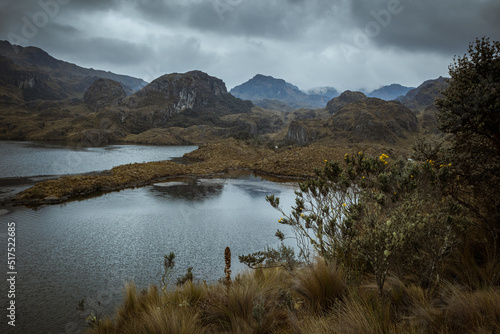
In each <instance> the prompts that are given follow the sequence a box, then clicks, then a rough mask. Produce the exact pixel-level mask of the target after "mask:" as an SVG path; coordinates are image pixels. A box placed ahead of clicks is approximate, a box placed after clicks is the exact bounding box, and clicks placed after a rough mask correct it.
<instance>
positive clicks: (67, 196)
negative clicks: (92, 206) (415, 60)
mask: <svg viewBox="0 0 500 334" xmlns="http://www.w3.org/2000/svg"><path fill="white" fill-rule="evenodd" d="M358 149H362V148H361V147H359V146H358V147H357V148H356V149H354V147H345V146H338V147H328V146H320V145H313V146H308V147H288V148H283V149H281V150H272V149H269V148H257V147H254V146H250V145H247V144H244V143H241V142H238V141H236V140H234V139H227V140H223V141H220V142H218V143H211V144H207V145H204V146H200V147H199V148H198V149H196V150H194V151H192V152H189V153H187V154H185V155H184V156H183V157H180V158H176V159H174V160H165V161H155V162H145V163H133V164H126V165H120V166H117V167H114V168H112V169H110V170H105V171H101V172H91V173H85V174H76V175H63V176H55V177H54V178H51V179H48V180H43V181H41V182H37V183H35V184H34V185H32V186H31V187H29V188H28V189H25V190H22V191H21V192H19V193H17V194H15V195H14V196H11V197H5V198H0V207H6V206H18V205H24V206H28V207H38V206H41V205H50V204H62V203H66V202H70V201H74V200H81V199H87V198H91V197H95V196H100V195H102V194H105V193H109V192H113V191H120V190H123V189H129V188H137V187H144V186H148V185H152V184H154V183H159V182H168V181H175V180H178V179H183V178H184V179H186V178H189V179H192V178H195V179H197V178H224V177H227V176H229V175H230V174H231V173H245V174H253V175H255V176H258V177H262V178H268V179H272V181H274V182H287V181H293V182H297V181H301V180H305V179H307V178H308V177H313V176H314V175H315V173H314V171H315V169H319V168H322V167H323V166H324V164H325V161H342V159H343V156H344V154H345V153H350V152H354V151H355V152H357V150H358ZM382 151H384V152H387V150H383V149H382V148H381V147H375V148H374V147H365V150H364V152H366V153H368V154H379V152H382ZM19 179H30V178H19ZM32 179H36V177H33V178H32ZM0 182H1V181H0ZM13 182H14V181H13Z"/></svg>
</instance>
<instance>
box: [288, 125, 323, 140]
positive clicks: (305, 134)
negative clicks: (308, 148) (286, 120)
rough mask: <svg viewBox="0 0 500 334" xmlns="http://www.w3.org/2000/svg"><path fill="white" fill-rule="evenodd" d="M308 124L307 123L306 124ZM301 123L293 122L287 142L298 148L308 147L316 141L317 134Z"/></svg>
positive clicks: (289, 128) (311, 128)
mask: <svg viewBox="0 0 500 334" xmlns="http://www.w3.org/2000/svg"><path fill="white" fill-rule="evenodd" d="M306 124H307V123H306ZM306 124H304V123H303V122H301V121H293V122H292V123H290V126H289V127H288V131H287V133H286V140H287V141H288V142H293V143H295V144H296V145H298V146H305V145H308V144H310V143H312V142H314V141H315V140H316V137H317V133H316V131H314V129H313V127H308V126H307V125H306Z"/></svg>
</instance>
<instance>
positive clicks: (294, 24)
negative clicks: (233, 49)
mask: <svg viewBox="0 0 500 334" xmlns="http://www.w3.org/2000/svg"><path fill="white" fill-rule="evenodd" d="M341 3H342V1H337V0H334V1H317V0H311V1H301V0H296V1H283V0H281V1H280V0H268V1H263V0H252V1H250V0H214V1H196V0H190V1H182V2H180V1H169V2H154V1H146V2H141V1H137V2H136V4H135V6H136V8H137V10H138V11H139V13H141V15H143V16H144V17H145V18H146V19H148V20H152V21H154V22H156V23H159V24H163V25H167V26H168V25H171V26H176V25H186V26H189V27H191V28H193V29H198V30H200V31H208V32H215V33H219V34H222V35H237V36H246V37H264V38H274V39H287V40H290V39H294V38H297V37H298V36H300V35H301V34H302V33H303V32H305V31H307V30H309V29H310V28H311V27H314V25H316V24H320V22H321V23H328V25H330V24H331V23H335V17H334V16H332V14H333V10H334V9H335V8H336V7H337V6H338V4H341Z"/></svg>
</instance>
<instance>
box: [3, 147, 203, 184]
mask: <svg viewBox="0 0 500 334" xmlns="http://www.w3.org/2000/svg"><path fill="white" fill-rule="evenodd" d="M196 148H197V147H196V146H148V145H108V146H103V147H79V146H67V145H63V144H55V143H46V142H16V141H0V157H1V159H0V177H2V178H4V177H21V176H36V175H61V174H80V173H88V172H94V171H102V170H106V169H111V168H113V167H115V166H119V165H124V164H129V163H134V162H149V161H159V160H169V159H170V158H173V157H181V156H182V155H184V154H185V153H188V152H191V151H193V150H195V149H196Z"/></svg>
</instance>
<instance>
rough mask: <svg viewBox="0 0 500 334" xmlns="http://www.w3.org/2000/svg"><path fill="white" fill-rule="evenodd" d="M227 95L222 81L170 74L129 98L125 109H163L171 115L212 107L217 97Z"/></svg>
mask: <svg viewBox="0 0 500 334" xmlns="http://www.w3.org/2000/svg"><path fill="white" fill-rule="evenodd" d="M227 94H228V93H227V89H226V85H225V84H224V82H223V81H222V80H220V79H218V78H215V77H212V76H209V75H208V74H206V73H203V72H201V71H191V72H187V73H184V74H180V73H172V74H166V75H164V76H161V77H159V78H158V79H156V80H154V81H153V82H151V83H150V84H149V85H147V86H146V87H144V88H143V89H141V90H140V91H138V92H137V93H135V94H133V95H131V96H130V97H129V98H128V99H127V102H126V105H127V106H128V107H130V108H141V107H145V106H154V105H155V106H159V105H162V106H165V107H166V108H167V111H168V112H169V113H171V114H172V113H179V112H182V111H184V110H186V109H194V108H196V107H213V106H215V98H216V97H218V96H222V95H227Z"/></svg>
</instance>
